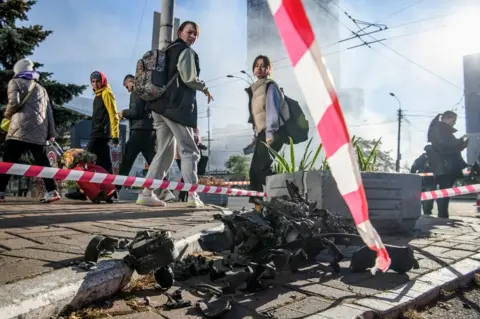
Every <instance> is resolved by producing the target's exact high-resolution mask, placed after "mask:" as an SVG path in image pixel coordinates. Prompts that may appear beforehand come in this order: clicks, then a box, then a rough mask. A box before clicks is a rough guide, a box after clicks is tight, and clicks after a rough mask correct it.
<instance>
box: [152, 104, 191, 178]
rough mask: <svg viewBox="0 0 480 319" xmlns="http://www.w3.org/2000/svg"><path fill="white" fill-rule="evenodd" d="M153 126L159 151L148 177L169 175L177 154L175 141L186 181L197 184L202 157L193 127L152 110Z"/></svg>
mask: <svg viewBox="0 0 480 319" xmlns="http://www.w3.org/2000/svg"><path fill="white" fill-rule="evenodd" d="M152 117H153V128H154V129H155V131H156V134H157V152H156V154H155V157H154V158H153V160H152V163H151V164H150V167H149V168H148V172H147V176H146V177H147V178H156V179H163V178H164V177H165V176H167V173H168V171H169V170H170V167H171V166H172V164H173V159H174V156H175V143H176V144H177V147H179V149H180V158H181V160H182V167H181V172H182V177H183V180H184V181H185V183H190V184H197V183H198V176H197V165H198V160H199V158H200V151H199V150H198V147H197V145H196V144H195V140H194V138H193V129H192V128H190V127H186V126H184V125H181V124H178V123H175V122H173V121H170V120H169V119H167V118H166V117H164V116H162V115H159V114H157V113H155V112H152Z"/></svg>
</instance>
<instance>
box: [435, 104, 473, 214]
mask: <svg viewBox="0 0 480 319" xmlns="http://www.w3.org/2000/svg"><path fill="white" fill-rule="evenodd" d="M456 122H457V114H456V113H455V112H452V111H446V112H444V113H443V114H438V115H437V116H436V117H435V118H434V119H433V120H432V122H431V123H430V126H429V127H428V134H427V135H428V141H429V142H430V143H431V144H432V147H431V148H429V149H426V152H427V156H428V158H429V163H430V165H431V169H432V172H433V174H434V176H435V180H436V184H437V185H438V187H439V189H445V188H451V187H453V185H454V184H455V181H456V180H457V179H458V178H461V177H462V176H463V173H462V170H463V169H464V168H466V167H467V166H468V165H467V163H465V161H464V160H463V158H462V154H461V152H462V151H463V150H464V149H465V148H466V147H467V145H468V137H467V135H464V136H462V137H461V138H456V137H455V135H454V133H455V132H457V130H456V129H455V128H454V126H455V123H456ZM449 201H450V199H449V198H448V197H445V198H439V199H437V206H438V217H443V218H448V217H449V214H448V204H449Z"/></svg>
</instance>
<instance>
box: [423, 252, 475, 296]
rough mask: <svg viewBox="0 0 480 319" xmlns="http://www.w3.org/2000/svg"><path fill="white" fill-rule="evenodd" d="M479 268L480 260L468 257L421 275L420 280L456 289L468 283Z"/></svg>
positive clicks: (447, 288) (444, 287) (443, 287)
mask: <svg viewBox="0 0 480 319" xmlns="http://www.w3.org/2000/svg"><path fill="white" fill-rule="evenodd" d="M479 268H480V261H476V260H473V259H469V258H467V259H464V260H461V261H459V262H457V263H455V264H453V265H450V266H449V267H446V268H442V269H439V270H435V271H433V272H431V273H429V274H426V275H424V276H421V277H419V280H421V281H423V282H427V283H430V284H433V285H438V286H440V287H441V288H442V289H446V290H454V289H456V288H458V287H460V286H462V285H465V284H466V283H468V282H469V281H470V280H471V279H472V278H473V273H474V272H476V271H478V269H479Z"/></svg>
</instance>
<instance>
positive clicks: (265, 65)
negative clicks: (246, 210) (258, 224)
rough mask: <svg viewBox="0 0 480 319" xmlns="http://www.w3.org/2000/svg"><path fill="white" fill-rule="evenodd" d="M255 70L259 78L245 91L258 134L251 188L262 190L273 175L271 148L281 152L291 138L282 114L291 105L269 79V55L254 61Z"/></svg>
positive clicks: (258, 206)
mask: <svg viewBox="0 0 480 319" xmlns="http://www.w3.org/2000/svg"><path fill="white" fill-rule="evenodd" d="M252 71H253V74H254V75H255V76H256V77H257V81H256V82H255V83H253V84H252V85H251V86H250V87H249V88H248V89H247V90H246V91H247V94H248V96H249V103H248V106H249V108H248V109H249V114H250V117H249V120H248V122H249V123H251V124H253V127H254V133H255V135H256V138H255V140H254V143H255V144H254V147H255V150H254V153H253V157H252V162H251V164H250V190H253V191H257V192H263V191H264V186H265V184H266V179H267V176H270V175H273V174H274V173H273V171H272V163H273V160H272V157H271V156H270V151H269V148H271V149H273V150H275V151H277V152H278V151H280V149H281V148H282V146H283V144H285V142H286V141H287V139H288V138H287V134H286V132H285V131H284V129H283V127H282V125H283V124H284V123H283V121H282V120H281V116H280V115H281V114H284V112H288V111H287V110H288V106H287V103H286V102H285V99H284V97H283V94H282V92H281V91H280V89H279V88H278V87H277V85H276V84H275V82H274V81H273V80H272V79H271V78H270V74H271V72H272V64H271V62H270V59H269V58H268V57H267V56H265V55H259V56H257V57H256V58H255V60H254V61H253V65H252ZM283 118H288V117H286V116H283ZM265 144H266V145H267V146H266V145H265ZM249 146H251V145H249ZM255 199H256V198H255V197H250V203H254V204H255V208H256V209H257V210H259V208H260V205H259V204H258V203H256V201H255Z"/></svg>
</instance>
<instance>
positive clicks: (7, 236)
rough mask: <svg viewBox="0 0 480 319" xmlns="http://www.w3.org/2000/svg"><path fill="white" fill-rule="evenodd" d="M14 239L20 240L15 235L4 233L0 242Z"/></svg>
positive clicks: (1, 233) (0, 236) (0, 235)
mask: <svg viewBox="0 0 480 319" xmlns="http://www.w3.org/2000/svg"><path fill="white" fill-rule="evenodd" d="M12 238H18V237H15V236H13V235H10V234H7V233H4V232H0V240H4V239H12Z"/></svg>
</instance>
